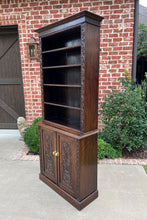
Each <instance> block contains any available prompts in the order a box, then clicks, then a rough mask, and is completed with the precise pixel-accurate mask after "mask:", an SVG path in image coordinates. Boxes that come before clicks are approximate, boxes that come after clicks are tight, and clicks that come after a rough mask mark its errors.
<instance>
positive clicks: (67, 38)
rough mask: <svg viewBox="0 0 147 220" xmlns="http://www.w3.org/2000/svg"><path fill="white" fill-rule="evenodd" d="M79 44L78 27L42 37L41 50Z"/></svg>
mask: <svg viewBox="0 0 147 220" xmlns="http://www.w3.org/2000/svg"><path fill="white" fill-rule="evenodd" d="M80 44H81V30H80V27H77V28H74V29H72V30H70V31H69V30H67V31H64V32H63V33H62V32H61V33H58V34H54V35H53V36H49V37H45V38H43V39H42V51H48V50H53V49H57V48H62V47H71V46H76V45H80Z"/></svg>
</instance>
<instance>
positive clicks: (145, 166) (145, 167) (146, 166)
mask: <svg viewBox="0 0 147 220" xmlns="http://www.w3.org/2000/svg"><path fill="white" fill-rule="evenodd" d="M143 168H144V170H145V172H146V174H147V165H143Z"/></svg>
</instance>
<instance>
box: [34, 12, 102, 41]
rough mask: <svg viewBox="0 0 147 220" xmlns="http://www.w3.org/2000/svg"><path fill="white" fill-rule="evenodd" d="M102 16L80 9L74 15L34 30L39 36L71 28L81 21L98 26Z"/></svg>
mask: <svg viewBox="0 0 147 220" xmlns="http://www.w3.org/2000/svg"><path fill="white" fill-rule="evenodd" d="M102 19H103V17H101V16H99V15H96V14H93V13H92V12H89V11H81V12H79V13H77V14H75V15H72V16H70V17H67V18H65V19H63V20H60V21H57V22H55V23H53V24H49V25H47V26H45V27H42V28H39V29H37V30H35V32H37V33H39V36H40V37H44V36H46V35H48V34H51V33H53V34H54V33H55V32H59V31H64V29H67V28H68V27H69V28H72V27H74V26H78V25H80V24H81V23H84V22H86V23H89V24H93V25H96V26H100V22H101V21H102Z"/></svg>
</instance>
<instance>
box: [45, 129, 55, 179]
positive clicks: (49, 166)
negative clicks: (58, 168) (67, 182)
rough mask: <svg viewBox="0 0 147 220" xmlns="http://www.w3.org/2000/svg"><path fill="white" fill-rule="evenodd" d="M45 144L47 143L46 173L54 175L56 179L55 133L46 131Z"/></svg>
mask: <svg viewBox="0 0 147 220" xmlns="http://www.w3.org/2000/svg"><path fill="white" fill-rule="evenodd" d="M44 139H45V140H44V145H45V172H46V174H48V175H50V176H52V177H53V178H54V179H55V178H56V176H55V165H54V158H53V154H52V152H53V146H52V145H53V135H52V134H48V133H46V132H44Z"/></svg>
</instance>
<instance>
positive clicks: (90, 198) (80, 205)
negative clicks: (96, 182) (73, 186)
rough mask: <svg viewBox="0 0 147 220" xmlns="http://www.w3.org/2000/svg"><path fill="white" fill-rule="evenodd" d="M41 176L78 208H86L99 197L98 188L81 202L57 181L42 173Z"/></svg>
mask: <svg viewBox="0 0 147 220" xmlns="http://www.w3.org/2000/svg"><path fill="white" fill-rule="evenodd" d="M39 177H40V179H41V180H42V181H43V182H44V183H46V184H47V185H48V186H50V187H51V188H52V189H53V190H54V191H55V192H57V193H58V194H59V195H60V196H62V197H63V198H64V199H66V200H67V201H68V202H69V203H71V204H72V205H73V206H74V207H75V208H77V209H78V210H81V209H83V208H85V207H86V206H87V205H88V204H89V203H91V202H92V201H93V200H94V199H96V198H97V197H98V191H97V190H96V191H95V192H93V193H91V194H90V195H89V196H87V197H86V198H85V199H83V200H82V201H80V202H79V201H78V200H76V199H75V198H74V197H72V196H71V195H69V194H68V193H67V192H65V191H64V190H62V189H61V188H60V187H59V186H57V185H56V184H55V183H53V182H52V181H50V180H49V179H48V178H47V177H46V176H44V175H42V174H40V175H39Z"/></svg>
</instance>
